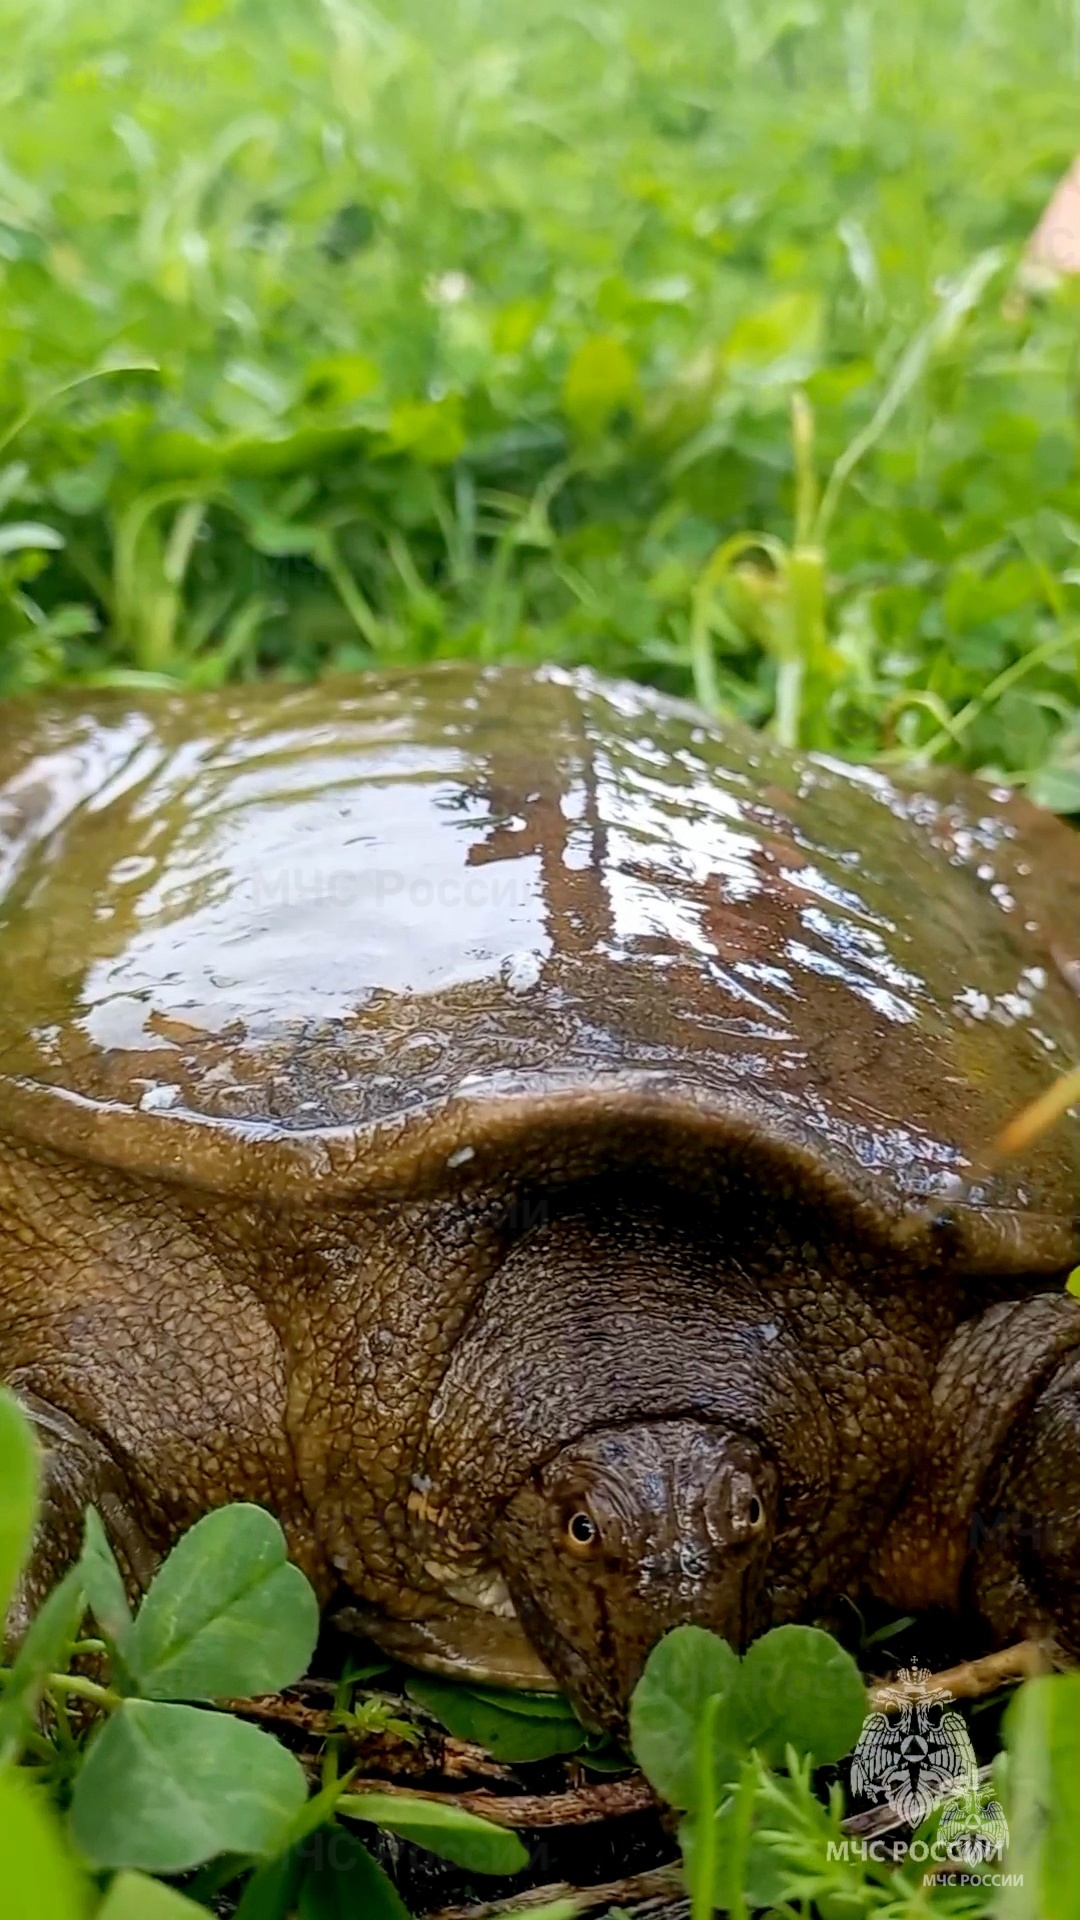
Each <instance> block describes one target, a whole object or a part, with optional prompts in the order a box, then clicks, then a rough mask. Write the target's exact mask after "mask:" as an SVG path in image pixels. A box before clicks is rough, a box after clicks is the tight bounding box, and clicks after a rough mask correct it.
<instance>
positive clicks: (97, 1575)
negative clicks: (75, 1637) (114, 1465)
mask: <svg viewBox="0 0 1080 1920" xmlns="http://www.w3.org/2000/svg"><path fill="white" fill-rule="evenodd" d="M79 1571H80V1575H81V1578H82V1583H83V1586H84V1587H85V1589H86V1598H87V1601H88V1603H89V1607H90V1611H91V1613H92V1614H93V1616H94V1618H95V1620H96V1621H97V1623H98V1626H99V1627H100V1628H101V1631H102V1634H103V1635H104V1637H105V1639H106V1640H109V1641H111V1642H112V1644H113V1646H114V1647H116V1648H117V1649H118V1650H119V1651H120V1652H121V1653H123V1650H124V1646H125V1643H126V1641H127V1637H128V1634H129V1633H130V1631H131V1608H130V1607H129V1606H128V1601H127V1593H126V1592H125V1589H124V1576H123V1574H122V1573H121V1571H120V1568H119V1567H118V1565H117V1563H116V1555H115V1554H114V1553H113V1550H112V1548H111V1546H110V1545H109V1536H108V1534H107V1533H106V1532H105V1528H104V1526H103V1525H102V1521H101V1516H100V1514H99V1513H98V1512H97V1510H96V1508H94V1507H88V1508H87V1510H86V1525H85V1530H84V1534H83V1550H82V1557H81V1559H80V1561H79Z"/></svg>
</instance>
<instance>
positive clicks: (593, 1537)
mask: <svg viewBox="0 0 1080 1920" xmlns="http://www.w3.org/2000/svg"><path fill="white" fill-rule="evenodd" d="M599 1539H600V1529H599V1527H598V1526H597V1524H596V1521H595V1520H594V1519H593V1517H592V1514H591V1513H586V1512H585V1510H584V1508H583V1507H578V1508H577V1509H576V1511H575V1512H574V1513H572V1514H571V1515H570V1518H569V1519H568V1521H567V1522H566V1543H567V1545H568V1547H569V1548H570V1551H571V1553H575V1554H577V1556H578V1558H579V1559H586V1558H587V1557H588V1555H589V1554H590V1553H591V1552H592V1550H593V1548H594V1547H595V1546H596V1544H597V1542H598V1541H599Z"/></svg>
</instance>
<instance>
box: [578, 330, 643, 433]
mask: <svg viewBox="0 0 1080 1920" xmlns="http://www.w3.org/2000/svg"><path fill="white" fill-rule="evenodd" d="M639 398H640V396H639V393H638V376H637V368H636V366H635V365H634V362H633V360H632V358H631V356H630V354H629V353H628V352H627V350H626V348H625V347H624V346H623V344H622V342H621V340H615V339H612V338H611V337H610V336H609V335H607V334H598V335H596V336H595V337H594V338H593V339H591V340H584V341H583V342H582V344H581V346H580V347H579V348H578V350H577V352H576V353H575V355H574V357H573V359H572V360H571V362H570V365H569V367H568V368H567V373H566V379H565V380H564V382H563V406H564V407H565V409H566V413H567V417H568V418H569V420H570V421H571V423H572V425H573V426H575V427H576V428H577V430H578V432H579V433H580V434H581V435H582V436H583V438H585V439H593V438H595V437H596V435H597V434H600V433H603V431H604V429H605V428H606V427H608V426H610V424H611V422H612V420H613V419H614V418H615V416H616V414H619V413H627V412H636V410H637V407H638V405H639Z"/></svg>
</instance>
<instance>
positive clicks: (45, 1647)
mask: <svg viewBox="0 0 1080 1920" xmlns="http://www.w3.org/2000/svg"><path fill="white" fill-rule="evenodd" d="M85 1611H86V1596H85V1593H84V1592H83V1583H82V1572H81V1569H80V1568H79V1567H77V1566H75V1567H71V1568H69V1570H68V1572H67V1573H66V1574H65V1575H64V1578H63V1579H62V1580H61V1582H60V1584H59V1586H57V1587H54V1588H53V1590H52V1592H51V1593H50V1594H48V1595H47V1597H46V1599H45V1600H44V1601H43V1603H42V1605H41V1606H40V1607H39V1609H38V1612H37V1614H36V1616H35V1618H34V1619H33V1620H32V1621H31V1623H30V1627H29V1629H28V1631H27V1633H26V1635H25V1637H24V1639H23V1642H22V1645H21V1647H20V1648H19V1651H18V1653H17V1654H16V1656H15V1660H14V1663H13V1665H12V1668H11V1672H10V1673H9V1674H8V1677H7V1681H6V1683H5V1685H4V1690H3V1695H2V1697H0V1760H7V1759H14V1758H16V1757H17V1755H18V1754H19V1753H20V1752H21V1750H22V1747H23V1745H24V1743H25V1740H26V1735H27V1733H28V1732H29V1731H30V1728H31V1726H32V1723H33V1718H34V1714H35V1712H36V1711H37V1706H38V1702H39V1700H40V1699H41V1695H42V1691H43V1689H44V1685H45V1681H46V1680H47V1678H48V1676H49V1674H51V1673H56V1672H57V1671H58V1670H62V1668H63V1665H64V1662H65V1660H66V1657H67V1651H68V1648H69V1647H70V1645H71V1643H72V1641H73V1640H74V1639H75V1637H76V1635H77V1634H78V1631H79V1624H80V1622H81V1620H82V1617H83V1614H84V1613H85Z"/></svg>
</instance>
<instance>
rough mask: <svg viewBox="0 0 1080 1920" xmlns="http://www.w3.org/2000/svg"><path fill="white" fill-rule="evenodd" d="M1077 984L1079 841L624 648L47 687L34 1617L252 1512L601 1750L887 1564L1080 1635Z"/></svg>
mask: <svg viewBox="0 0 1080 1920" xmlns="http://www.w3.org/2000/svg"><path fill="white" fill-rule="evenodd" d="M1078 971H1080V842H1078V841H1077V840H1076V839H1075V838H1074V837H1073V836H1072V835H1071V833H1070V831H1069V829H1067V828H1066V827H1065V826H1063V825H1062V824H1061V823H1060V822H1057V821H1055V820H1053V819H1052V818H1051V817H1049V816H1046V815H1041V814H1039V813H1038V812H1037V811H1036V810H1035V809H1034V808H1031V807H1028V806H1027V805H1026V803H1024V802H1021V801H1018V800H1015V799H1013V798H1011V797H1010V796H1008V795H1007V794H1003V793H1001V792H992V791H989V790H987V789H986V788H983V787H979V786H977V785H976V784H975V783H973V782H968V783H963V782H956V783H953V784H952V785H951V786H950V785H945V786H939V785H938V784H937V783H936V782H935V781H932V780H931V781H927V782H923V783H922V785H919V784H918V783H916V784H915V785H914V786H911V787H904V786H902V785H900V784H898V783H897V782H895V781H893V780H891V779H889V778H887V777H886V776H885V775H884V774H883V773H880V772H871V771H867V770H865V769H855V768H852V767H848V766H845V765H841V764H835V763H831V762H829V761H826V760H823V759H820V758H814V757H798V756H795V755H790V754H788V753H785V752H782V751H780V750H779V749H778V748H777V747H775V746H774V745H771V744H769V743H768V742H767V741H766V740H764V739H763V738H760V737H758V736H757V735H754V734H752V733H750V732H748V731H746V730H744V729H742V728H739V727H737V726H728V725H720V724H717V723H714V722H712V721H710V720H708V719H706V717H705V716H704V715H702V714H701V713H699V712H698V711H696V710H695V709H693V708H691V707H689V706H687V705H684V704H681V703H679V702H676V701H672V700H668V699H665V698H664V697H662V696H660V695H658V694H655V693H652V692H650V691H647V690H644V689H642V688H640V687H637V686H632V685H619V684H612V683H607V682H604V681H603V680H600V679H598V678H596V677H594V676H593V675H591V674H588V673H570V672H565V671H562V670H559V669H554V668H550V669H544V670H541V671H539V672H535V673H527V672H525V671H522V670H515V669H511V668H507V669H495V668H476V667H473V666H470V665H464V664H447V665H441V666H436V667H432V668H429V669H426V670H423V671H420V672H416V673H402V674H389V675H386V676H375V675H372V676H367V677H364V678H363V679H359V680H354V681H351V682H342V683H339V684H337V685H329V686H323V687H320V688H315V689H303V690H295V689H290V690H283V689H281V688H273V687H271V688H266V687H260V688H252V689H242V690H239V691H236V692H232V693H227V694H215V695H209V694H195V695H190V696H188V695H179V694H178V695H175V696H173V695H162V696H155V695H139V696H133V695H128V694H124V693H112V694H103V693H94V694H80V693H74V694H72V695H70V696H68V697H67V698H65V699H61V700H57V701H55V702H54V703H52V704H49V705H46V706H38V707H29V706H27V707H23V706H20V705H11V706H9V707H8V708H7V709H6V710H5V711H4V714H3V718H2V721H0V1220H2V1228H3V1240H2V1243H0V1377H2V1378H3V1379H4V1380H6V1381H7V1383H8V1384H9V1385H10V1386H11V1387H13V1388H14V1390H15V1391H16V1393H17V1394H18V1395H19V1396H20V1397H21V1398H22V1400H23V1402H24V1404H25V1405H26V1407H27V1408H28V1409H29V1411H30V1413H31V1415H32V1417H33V1419H34V1420H35V1421H36V1423H37V1425H38V1428H39V1431H40V1433H41V1435H42V1438H43V1441H44V1443H45V1446H46V1449H47V1495H48V1497H47V1502H46V1508H45V1514H44V1519H43V1523H42V1527H41V1531H40V1537H39V1540H38V1543H37V1547H36V1551H35V1556H34V1559H33V1563H32V1565H31V1568H30V1571H29V1574H28V1577H27V1580H26V1582H25V1585H24V1590H23V1592H22V1595H21V1598H20V1601H19V1603H18V1607H17V1609H16V1618H15V1621H14V1626H15V1629H16V1630H17V1629H18V1625H19V1618H20V1617H25V1615H26V1613H27V1612H28V1611H29V1610H31V1609H32V1607H33V1606H34V1604H35V1603H36V1601H37V1600H38V1599H39V1598H40V1594H41V1592H42V1591H43V1589H44V1587H45V1586H46V1585H47V1584H48V1582H49V1581H50V1580H51V1579H52V1578H54V1577H55V1575H56V1573H57V1572H58V1570H59V1569H60V1567H61V1566H62V1565H63V1564H64V1563H65V1561H67V1560H68V1559H69V1558H70V1557H71V1556H72V1555H73V1554H74V1553H75V1552H76V1551H77V1547H78V1542H79V1537H80V1532H81V1525H82V1515H83V1511H84V1508H85V1506H86V1505H87V1504H88V1503H89V1502H93V1503H95V1504H96V1505H97V1506H98V1508H99V1510H100V1511H101V1512H102V1513H103V1515H104V1517H105V1519H106V1522H107V1524H108V1526H109V1528H110V1530H111V1533H112V1536H113V1539H114V1543H115V1545H116V1547H117V1550H118V1552H119V1554H120V1556H121V1558H122V1560H123V1562H124V1564H125V1567H126V1569H127V1571H128V1572H129V1574H130V1576H131V1578H132V1580H133V1581H134V1582H139V1581H145V1580H146V1578H147V1577H148V1575H149V1574H150V1572H151V1571H152V1569H153V1566H154V1564H155V1560H156V1558H157V1557H159V1556H160V1555H161V1553H162V1552H163V1551H164V1550H165V1549H166V1548H167V1546H168V1544H169V1542H170V1541H171V1540H172V1539H173V1538H174V1537H175V1536H176V1535H177V1534H178V1533H179V1532H180V1531H181V1530H183V1529H184V1528H185V1527H187V1526H188V1525H189V1524H190V1523H191V1522H192V1521H193V1520H194V1519H195V1518H196V1517H197V1516H199V1515H200V1514H201V1513H203V1512H204V1511H205V1510H206V1509H207V1508H209V1507H212V1506H214V1505H218V1504H220V1503H223V1502H226V1501H229V1500H234V1499H238V1498H243V1499H248V1500H253V1501H257V1502H261V1503H262V1504H264V1505H265V1506H267V1507H268V1508H270V1509H272V1510H273V1512H274V1513H275V1514H277V1515H278V1516H279V1518H280V1520H281V1522H282V1524H283V1526H284V1527H285V1529H286V1532H287V1536H288V1540H289V1545H290V1550H291V1552H292V1554H293V1555H294V1557H295V1559H296V1560H297V1561H298V1562H299V1564H300V1565H301V1566H303V1567H304V1568H305V1569H306V1571H307V1572H308V1574H309V1575H310V1577H311V1578H312V1580H313V1581H314V1582H315V1584H316V1586H317V1588H318V1590H319V1592H320V1594H321V1595H322V1596H323V1597H324V1598H325V1599H329V1598H330V1596H331V1595H332V1594H333V1593H334V1592H335V1591H339V1590H341V1589H344V1590H346V1591H347V1592H348V1593H350V1594H351V1595H352V1596H353V1600H354V1603H355V1604H356V1606H357V1607H358V1608H359V1610H360V1613H361V1616H362V1618H363V1620H364V1621H365V1623H366V1625H367V1626H368V1628H369V1629H370V1630H371V1631H372V1632H373V1633H374V1634H375V1636H376V1637H377V1638H379V1639H380V1640H381V1641H382V1642H383V1644H384V1645H386V1646H388V1647H390V1648H392V1649H395V1650H397V1651H400V1652H401V1653H402V1654H403V1655H404V1656H405V1657H408V1658H411V1659H413V1660H415V1661H419V1662H420V1663H422V1664H423V1663H426V1664H428V1665H429V1666H432V1667H435V1668H436V1669H439V1670H442V1671H450V1672H460V1673H472V1674H483V1675H485V1676H486V1677H487V1678H488V1679H489V1680H497V1681H502V1682H504V1683H507V1684H520V1685H538V1684H550V1677H551V1676H554V1678H555V1679H556V1680H557V1681H558V1682H559V1683H561V1684H562V1685H563V1686H564V1687H566V1688H567V1689H568V1690H569V1692H570V1694H571V1696H572V1697H573V1699H574V1700H575V1701H576V1702H577V1703H578V1705H579V1707H580V1708H581V1710H582V1712H583V1714H584V1715H585V1716H586V1717H587V1718H590V1719H592V1720H593V1721H595V1722H598V1723H601V1724H609V1725H617V1724H619V1723H620V1720H621V1718H622V1715H623V1712H624V1709H625V1702H626V1699H627V1696H628V1693H629V1690H630V1688H631V1686H632V1684H633V1681H634V1679H635V1677H636V1675H637V1673H638V1672H639V1670H640V1667H641V1664H642V1661H643V1659H644V1656H645V1654H646V1652H647V1650H648V1648H649V1646H650V1645H651V1644H652V1643H653V1642H654V1641H655V1640H656V1639H657V1638H658V1637H659V1636H660V1635H661V1634H662V1633H663V1632H665V1631H666V1630H667V1629H668V1628H669V1627H670V1626H672V1625H674V1624H675V1623H677V1622H680V1621H686V1620H693V1621H698V1622H701V1623H703V1624H706V1625H709V1626H712V1627H714V1628H715V1629H717V1630H718V1631H719V1632H721V1633H724V1634H726V1635H727V1636H728V1637H729V1638H731V1639H732V1640H735V1641H739V1642H745V1641H746V1639H747V1638H748V1637H749V1636H750V1635H751V1634H752V1633H753V1632H754V1631H755V1630H756V1629H757V1628H758V1627H759V1626H760V1625H761V1624H764V1623H765V1622H766V1621H768V1620H769V1619H770V1618H772V1619H783V1618H790V1617H792V1616H794V1615H796V1614H798V1613H800V1612H804V1611H805V1610H806V1609H807V1608H808V1607H809V1606H811V1605H812V1603H814V1602H815V1600H817V1599H818V1598H819V1597H820V1596H822V1595H823V1594H826V1593H829V1592H835V1591H836V1590H838V1589H839V1588H841V1587H844V1586H849V1587H850V1586H853V1585H857V1584H859V1583H860V1582H863V1583H865V1582H867V1581H870V1582H871V1583H873V1584H875V1585H876V1586H877V1588H878V1590H879V1591H880V1592H881V1593H882V1594H884V1595H885V1596H887V1597H892V1598H895V1599H897V1600H899V1601H901V1602H903V1603H907V1602H908V1601H909V1600H910V1599H911V1598H912V1596H914V1597H916V1598H918V1599H920V1600H935V1601H941V1602H943V1603H946V1604H960V1603H961V1602H964V1601H974V1603H975V1605H976V1606H978V1607H979V1608H980V1609H981V1611H982V1613H983V1615H984V1616H985V1618H986V1620H987V1622H988V1624H989V1628H990V1629H991V1631H992V1632H993V1633H995V1634H998V1635H1005V1634H1011V1633H1014V1632H1016V1631H1018V1630H1021V1629H1027V1628H1033V1629H1037V1630H1040V1631H1048V1630H1052V1631H1055V1632H1056V1633H1058V1634H1059V1635H1060V1636H1061V1637H1062V1638H1063V1639H1064V1640H1065V1641H1066V1642H1069V1643H1071V1644H1072V1645H1074V1646H1078V1645H1080V1597H1078V1583H1077V1579H1076V1569H1077V1559H1078V1551H1080V1447H1078V1444H1077V1443H1078V1441H1080V1361H1078V1359H1077V1355H1078V1354H1080V1301H1075V1300H1073V1299H1071V1298H1069V1297H1068V1295H1067V1294H1066V1293H1065V1291H1064V1288H1063V1281H1064V1278H1065V1276H1066V1274H1067V1272H1068V1271H1069V1270H1070V1268H1071V1267H1072V1266H1073V1265H1074V1264H1075V1263H1076V1262H1077V1261H1078V1260H1080V1221H1078V1197H1080V1119H1077V1118H1073V1119H1071V1120H1068V1121H1066V1122H1065V1123H1063V1124H1062V1125H1061V1126H1059V1127H1058V1128H1057V1129H1056V1130H1055V1131H1054V1132H1053V1133H1051V1134H1048V1135H1047V1136H1045V1137H1044V1138H1042V1139H1040V1140H1039V1141H1038V1142H1036V1144H1035V1145H1034V1146H1033V1147H1032V1148H1031V1150H1030V1151H1029V1152H1028V1153H1027V1154H1026V1155H1025V1157H1024V1158H1023V1160H1022V1161H1018V1162H1017V1163H1015V1164H1008V1165H1005V1166H1001V1167H997V1168H994V1167H992V1166H991V1165H990V1164H989V1163H987V1162H986V1160H985V1153H986V1149H987V1147H988V1145H989V1143H990V1142H991V1141H992V1140H993V1138H994V1136H995V1135H996V1133H997V1132H998V1130H999V1128H1000V1127H1001V1125H1002V1124H1003V1123H1004V1122H1005V1121H1006V1120H1007V1119H1008V1118H1009V1117H1010V1116H1011V1115H1012V1114H1013V1113H1014V1112H1015V1111H1016V1110H1017V1108H1019V1107H1020V1106H1022V1105H1023V1103H1024V1102H1026V1101H1027V1100H1029V1099H1031V1098H1033V1097H1034V1096H1036V1095H1038V1094H1040V1093H1041V1092H1042V1091H1043V1090H1044V1088H1045V1087H1046V1085H1047V1084H1048V1082H1049V1081H1050V1080H1051V1079H1052V1078H1053V1076H1054V1074H1055V1073H1056V1072H1057V1071H1058V1070H1059V1069H1060V1068H1061V1067H1062V1066H1065V1065H1067V1064H1069V1063H1071V1061H1072V1060H1073V1059H1074V1058H1075V1054H1076V1050H1077V1045H1078V1042H1080V999H1078V998H1077V991H1076V989H1077V983H1078ZM1035 1514H1037V1515H1040V1516H1041V1523H1040V1527H1039V1528H1038V1529H1036V1531H1035V1532H1034V1533H1033V1532H1032V1528H1031V1525H1030V1520H1031V1516H1032V1515H1035ZM976 1516H980V1517H981V1519H982V1521H984V1522H985V1524H983V1525H982V1526H981V1527H976V1528H975V1534H976V1536H977V1537H975V1538H974V1540H973V1525H974V1523H975V1520H976Z"/></svg>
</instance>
